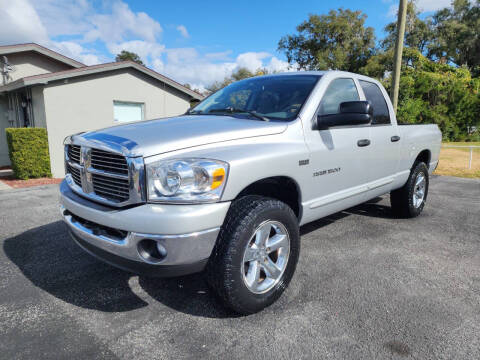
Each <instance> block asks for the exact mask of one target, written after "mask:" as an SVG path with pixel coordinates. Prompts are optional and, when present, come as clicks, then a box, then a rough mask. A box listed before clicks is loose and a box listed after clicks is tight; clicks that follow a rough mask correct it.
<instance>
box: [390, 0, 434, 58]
mask: <svg viewBox="0 0 480 360" xmlns="http://www.w3.org/2000/svg"><path fill="white" fill-rule="evenodd" d="M419 15H420V12H418V10H417V7H416V3H415V2H414V1H409V2H408V5H407V22H406V24H405V40H404V45H405V46H408V47H411V48H414V49H418V50H419V51H420V52H421V53H424V52H425V51H426V50H427V47H428V45H429V44H430V43H431V41H432V40H433V37H434V32H433V29H432V20H431V19H430V18H427V19H425V20H422V19H420V18H419ZM385 32H386V33H387V37H386V38H385V39H383V40H382V41H381V45H382V48H383V49H384V50H389V49H391V48H393V47H394V45H395V39H396V36H397V22H396V21H394V22H391V23H390V24H388V25H387V26H385Z"/></svg>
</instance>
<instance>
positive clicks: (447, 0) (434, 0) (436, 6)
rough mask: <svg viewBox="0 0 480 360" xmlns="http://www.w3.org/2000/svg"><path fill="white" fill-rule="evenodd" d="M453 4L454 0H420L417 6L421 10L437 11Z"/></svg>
mask: <svg viewBox="0 0 480 360" xmlns="http://www.w3.org/2000/svg"><path fill="white" fill-rule="evenodd" d="M451 5H452V0H418V1H417V7H418V10H420V11H421V12H427V11H436V10H440V9H443V8H446V7H450V6H451Z"/></svg>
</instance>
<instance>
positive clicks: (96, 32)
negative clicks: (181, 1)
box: [85, 1, 162, 43]
mask: <svg viewBox="0 0 480 360" xmlns="http://www.w3.org/2000/svg"><path fill="white" fill-rule="evenodd" d="M91 24H92V25H93V29H91V30H90V31H88V32H87V33H86V35H85V40H86V41H95V40H97V39H99V40H102V41H104V42H105V43H114V42H120V41H124V40H125V38H128V37H134V38H137V39H138V38H139V39H142V40H146V41H150V42H154V41H155V40H156V38H157V37H158V36H159V35H160V33H161V32H162V27H161V26H160V23H159V22H157V21H155V20H154V19H152V18H151V17H150V16H148V15H147V14H146V13H144V12H138V13H134V12H133V11H132V10H131V9H130V8H129V6H128V5H127V4H125V3H124V2H121V1H117V2H115V3H113V4H112V8H111V13H107V14H95V15H93V16H92V17H91Z"/></svg>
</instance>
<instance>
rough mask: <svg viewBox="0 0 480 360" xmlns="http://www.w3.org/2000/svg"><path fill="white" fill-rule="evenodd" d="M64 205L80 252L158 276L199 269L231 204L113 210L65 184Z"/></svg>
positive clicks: (148, 206)
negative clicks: (90, 199)
mask: <svg viewBox="0 0 480 360" xmlns="http://www.w3.org/2000/svg"><path fill="white" fill-rule="evenodd" d="M60 202H61V214H62V217H63V219H64V221H65V223H66V224H67V227H68V229H69V231H70V234H71V235H72V237H73V238H74V240H75V241H76V242H77V243H78V244H79V245H80V246H81V247H82V248H84V249H85V250H86V251H88V252H89V253H91V254H93V255H95V256H97V257H99V258H100V259H102V260H103V261H105V262H108V263H110V264H112V265H115V266H117V267H120V268H122V269H126V270H130V271H133V272H136V273H141V274H147V275H154V276H176V275H184V274H188V273H194V272H198V271H201V270H202V269H203V267H204V266H205V264H206V262H207V260H208V258H209V256H210V254H211V252H212V249H213V247H214V245H215V241H216V239H217V236H218V233H219V231H220V226H221V225H222V224H223V220H224V218H225V216H226V214H227V211H228V208H229V206H230V203H229V202H225V203H214V204H201V205H200V204H199V205H165V204H144V205H139V206H136V207H131V208H126V209H112V208H109V207H105V206H103V205H100V204H97V203H93V202H91V201H89V200H86V199H84V198H82V197H80V196H78V195H77V194H75V193H74V192H73V191H72V190H71V189H70V188H69V186H68V185H67V184H66V183H65V181H64V182H62V184H61V185H60ZM152 244H154V245H152ZM152 246H153V248H154V249H153V253H154V254H153V256H151V255H152V254H151V253H150V252H151V250H152ZM155 254H156V255H157V256H154V255H155Z"/></svg>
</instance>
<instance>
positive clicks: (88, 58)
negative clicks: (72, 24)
mask: <svg viewBox="0 0 480 360" xmlns="http://www.w3.org/2000/svg"><path fill="white" fill-rule="evenodd" d="M49 47H50V48H51V49H52V50H54V51H57V52H59V53H61V54H63V55H65V56H68V57H71V58H73V59H77V60H78V61H80V62H82V63H84V64H85V65H95V64H99V63H101V62H102V60H104V59H101V58H100V57H99V56H98V55H96V54H94V53H92V51H91V50H88V49H85V48H84V47H83V46H81V45H80V44H77V43H75V42H72V41H60V42H52V43H51V44H50V46H49Z"/></svg>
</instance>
